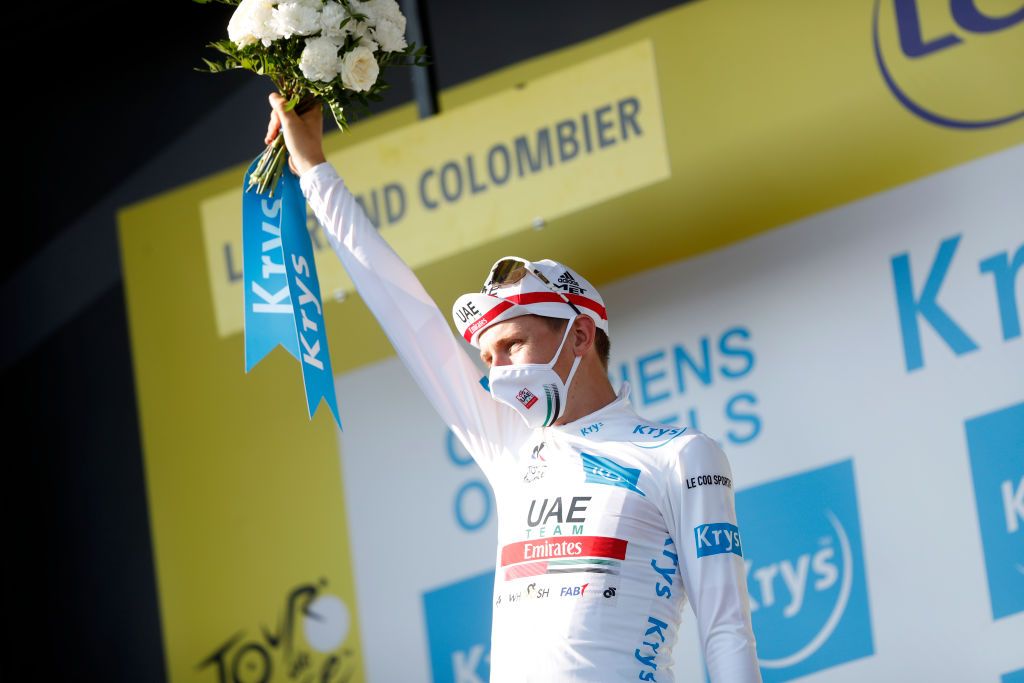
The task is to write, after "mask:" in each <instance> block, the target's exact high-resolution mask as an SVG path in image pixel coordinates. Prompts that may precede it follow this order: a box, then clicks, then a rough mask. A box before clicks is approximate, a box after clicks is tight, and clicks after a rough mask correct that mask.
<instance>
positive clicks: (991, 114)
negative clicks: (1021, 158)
mask: <svg viewBox="0 0 1024 683" xmlns="http://www.w3.org/2000/svg"><path fill="white" fill-rule="evenodd" d="M872 38H873V42H874V53H875V61H876V62H877V65H878V69H879V71H880V72H881V75H882V78H883V79H884V81H885V83H886V85H887V86H888V88H889V90H890V91H891V92H892V94H893V96H894V97H895V98H896V99H897V100H898V101H899V102H900V104H902V105H903V106H904V107H905V108H906V109H908V110H910V111H911V112H912V113H913V114H915V115H916V116H918V117H920V118H922V119H924V120H926V121H928V122H930V123H933V124H935V125H939V126H944V127H947V128H956V129H978V128H990V127H993V126H1000V125H1003V124H1007V123H1010V122H1012V121H1017V120H1019V119H1021V118H1022V117H1024V71H1022V70H1021V69H1020V66H1019V65H1020V64H1021V63H1022V60H1024V5H1021V3H1019V2H1005V3H1000V2H982V1H981V0H947V1H945V2H932V1H925V0H875V7H874V12H873V17H872Z"/></svg>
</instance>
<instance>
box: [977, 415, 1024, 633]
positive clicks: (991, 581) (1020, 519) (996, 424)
mask: <svg viewBox="0 0 1024 683" xmlns="http://www.w3.org/2000/svg"><path fill="white" fill-rule="evenodd" d="M964 429H965V430H966V432H967V448H968V451H969V453H970V459H971V475H972V477H973V479H974V497H975V502H976V503H977V506H978V524H979V525H981V542H982V546H983V548H984V551H985V560H984V561H985V570H986V573H987V574H988V589H989V598H990V600H991V603H992V616H993V618H995V619H999V618H1002V617H1005V616H1008V615H1010V614H1016V613H1017V612H1020V611H1022V610H1024V403H1018V404H1017V405H1014V406H1010V407H1009V408H1004V409H1002V410H998V411H996V412H993V413H988V414H987V415H981V416H979V417H975V418H973V419H970V420H967V421H966V422H965V423H964Z"/></svg>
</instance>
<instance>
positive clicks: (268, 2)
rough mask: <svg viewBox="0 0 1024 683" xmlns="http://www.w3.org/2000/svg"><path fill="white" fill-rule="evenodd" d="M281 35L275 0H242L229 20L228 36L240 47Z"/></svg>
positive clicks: (269, 40) (273, 38)
mask: <svg viewBox="0 0 1024 683" xmlns="http://www.w3.org/2000/svg"><path fill="white" fill-rule="evenodd" d="M280 37H281V34H280V33H278V31H277V27H276V24H275V22H274V0H242V2H241V3H239V5H238V7H236V8H235V11H234V13H233V14H232V15H231V20H230V21H228V38H230V39H231V41H232V42H234V43H235V45H237V46H238V47H245V46H247V45H252V44H253V43H255V42H257V41H262V42H263V44H264V45H265V46H266V45H270V43H271V42H273V41H274V40H277V39H278V38H280Z"/></svg>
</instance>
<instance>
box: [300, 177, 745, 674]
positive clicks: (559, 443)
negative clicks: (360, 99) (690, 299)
mask: <svg viewBox="0 0 1024 683" xmlns="http://www.w3.org/2000/svg"><path fill="white" fill-rule="evenodd" d="M300 186H301V188H302V191H303V194H304V195H305V197H306V200H307V201H308V202H309V205H310V207H311V208H312V210H313V212H314V214H315V215H316V218H317V219H318V220H319V222H320V224H321V226H322V227H323V228H324V229H325V231H326V233H327V236H328V239H329V241H330V244H331V246H332V248H333V249H334V251H335V252H336V253H337V255H338V258H340V259H341V261H342V263H343V264H344V266H345V269H346V270H347V271H348V274H349V275H350V276H351V278H352V281H353V283H354V284H355V286H356V289H357V290H358V292H359V294H360V295H361V296H362V297H363V300H364V301H365V302H366V304H367V306H369V308H370V310H371V311H373V313H374V315H375V316H376V318H377V320H378V321H379V322H380V324H381V326H382V327H383V329H384V332H385V333H386V335H387V337H388V339H389V340H390V341H391V343H392V344H393V345H394V347H395V350H396V351H397V353H398V356H399V358H400V359H401V360H402V362H403V363H404V364H405V366H406V367H407V368H408V370H409V372H410V373H411V374H412V376H413V378H414V379H415V381H416V383H417V384H418V385H419V387H420V389H421V390H422V391H423V392H424V393H425V394H426V396H427V398H428V399H429V400H430V402H431V404H433V405H434V407H435V408H436V409H437V411H438V412H439V413H440V415H441V417H442V419H443V420H444V421H445V422H446V423H447V424H448V426H449V427H450V428H451V430H452V431H453V433H454V434H455V435H456V436H457V437H458V439H459V440H460V441H461V442H462V444H463V446H464V447H465V448H466V450H467V451H468V452H469V453H470V454H471V455H472V456H473V458H474V459H475V460H476V462H477V463H478V464H479V465H480V468H481V469H482V470H483V472H484V474H485V476H486V477H487V480H488V481H489V483H490V485H491V487H492V488H493V490H494V498H495V503H496V508H497V515H498V548H497V552H496V556H495V565H496V575H495V580H494V595H493V614H494V616H493V624H492V632H491V655H490V667H491V680H492V681H495V682H497V683H503V682H506V681H507V682H509V683H524V682H526V681H558V682H564V683H569V682H580V683H582V682H584V681H585V682H588V683H589V682H593V683H598V682H600V683H608V682H609V681H637V680H640V681H672V680H673V673H672V663H673V658H672V646H673V644H674V643H675V639H676V634H677V630H678V628H679V623H680V620H681V617H682V611H683V608H684V606H685V603H686V601H687V600H689V602H690V604H691V605H692V606H693V610H694V613H695V614H696V617H697V626H698V630H699V633H700V640H701V646H702V650H703V652H704V656H705V662H706V666H707V669H708V673H709V674H710V677H711V680H712V681H713V682H714V683H720V682H724V683H748V682H750V681H760V680H761V676H760V672H759V669H758V664H757V655H756V652H755V642H754V636H753V631H752V628H751V621H750V605H749V601H748V597H747V589H746V571H745V567H744V560H743V556H742V547H743V546H742V542H741V537H740V534H739V531H738V529H737V523H736V511H735V507H734V494H733V483H732V472H731V470H730V467H729V462H728V460H727V458H726V455H725V453H724V452H723V451H722V449H721V448H720V447H719V445H718V444H717V443H716V442H715V441H714V440H713V439H712V438H711V437H709V436H707V435H705V434H703V433H701V432H699V431H696V430H693V429H688V428H684V427H675V426H670V425H661V424H655V423H653V422H650V421H647V420H644V419H642V418H640V417H639V416H638V415H637V414H636V413H635V412H634V411H633V409H632V408H631V407H630V404H629V401H628V399H629V386H628V385H627V384H624V385H623V388H622V390H620V393H619V396H618V397H617V398H616V400H614V401H613V402H612V403H610V404H608V405H606V406H605V407H603V408H601V409H600V410H598V411H596V412H594V413H591V414H590V415H588V416H586V417H584V418H582V419H580V420H577V421H575V422H572V423H570V424H566V425H561V426H554V427H547V428H536V429H531V428H529V427H527V426H526V424H525V423H524V421H523V420H522V418H521V417H520V416H519V415H518V414H517V413H516V412H515V411H514V410H512V409H511V408H509V407H508V406H505V405H503V404H500V403H498V402H497V401H495V400H493V399H492V398H491V397H490V395H489V393H488V392H487V391H486V390H485V389H484V388H483V386H482V385H481V383H480V380H481V374H480V371H479V370H478V369H477V367H476V366H475V365H474V363H473V361H472V360H471V359H470V357H469V356H468V354H467V353H466V351H465V349H464V348H463V347H462V342H461V341H459V340H458V338H457V337H456V336H455V335H454V334H453V333H452V332H451V328H449V326H448V322H447V320H446V318H445V317H444V316H443V315H442V314H441V311H440V310H439V309H438V308H437V306H436V304H435V303H434V301H433V300H432V299H431V298H430V296H429V295H428V294H427V293H426V291H425V290H424V289H423V287H422V285H421V284H420V282H419V280H417V278H416V277H415V275H414V274H413V272H412V271H411V270H410V269H409V267H408V266H407V265H406V264H405V263H404V262H403V261H402V260H401V259H400V258H399V257H398V256H397V254H395V252H394V251H393V250H392V249H391V247H390V246H389V245H388V244H387V243H386V242H385V241H384V240H383V239H382V238H381V237H380V235H379V234H378V233H377V230H376V229H375V228H374V227H373V225H372V224H371V223H370V221H369V219H368V218H367V216H366V214H365V213H364V211H363V210H362V208H361V207H360V206H359V204H358V203H357V202H356V201H355V198H354V197H353V195H352V194H351V192H350V191H349V190H348V188H347V187H346V186H345V184H344V182H343V181H342V179H341V178H340V177H339V176H338V174H337V172H336V171H335V169H334V167H333V166H332V165H331V164H330V163H328V162H323V163H321V164H319V165H317V166H315V167H313V168H312V169H309V170H308V171H307V172H306V173H304V174H303V175H302V176H300Z"/></svg>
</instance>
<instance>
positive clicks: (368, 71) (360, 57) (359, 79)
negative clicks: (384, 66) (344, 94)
mask: <svg viewBox="0 0 1024 683" xmlns="http://www.w3.org/2000/svg"><path fill="white" fill-rule="evenodd" d="M379 74H380V65H379V64H377V60H376V59H374V58H373V50H371V49H370V48H368V47H363V46H362V45H360V46H357V47H354V48H352V49H351V50H349V51H348V52H347V53H345V56H344V57H343V58H342V60H341V83H342V85H344V86H345V87H346V88H348V89H349V90H357V91H358V90H369V89H370V87H371V86H372V85H373V84H374V83H376V82H377V76H378V75H379Z"/></svg>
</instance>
